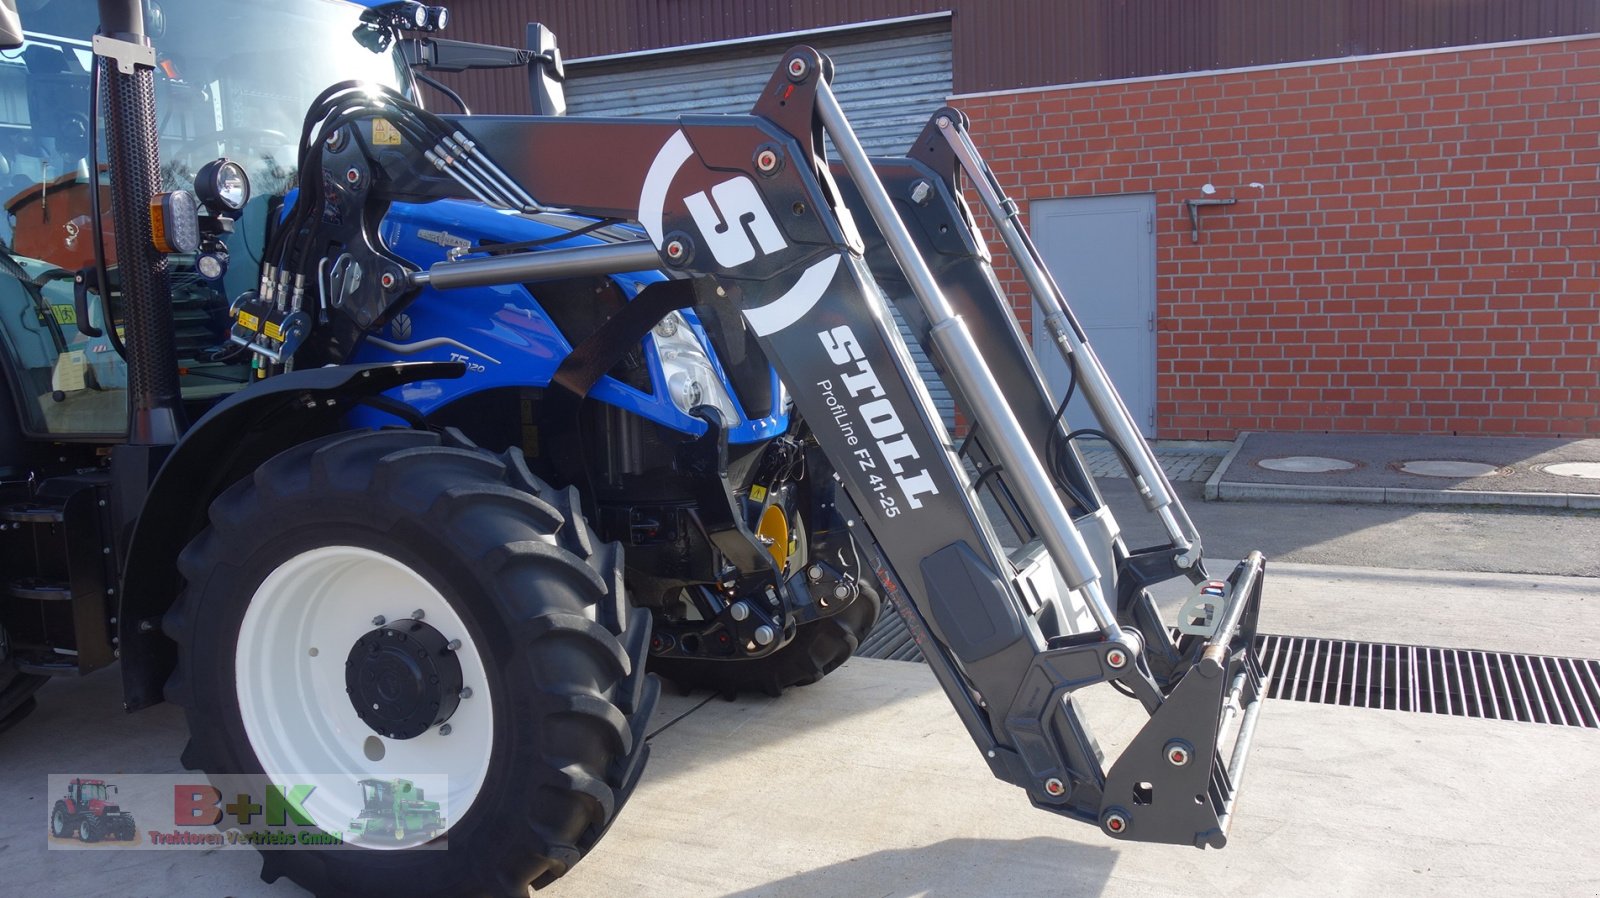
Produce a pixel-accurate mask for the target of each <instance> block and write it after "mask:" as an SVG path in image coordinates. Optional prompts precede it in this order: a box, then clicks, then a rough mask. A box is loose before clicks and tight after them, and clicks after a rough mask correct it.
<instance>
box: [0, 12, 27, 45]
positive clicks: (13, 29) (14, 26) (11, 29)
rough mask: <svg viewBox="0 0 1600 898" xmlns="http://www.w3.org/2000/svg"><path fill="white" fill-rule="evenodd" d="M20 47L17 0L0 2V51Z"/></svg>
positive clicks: (19, 20)
mask: <svg viewBox="0 0 1600 898" xmlns="http://www.w3.org/2000/svg"><path fill="white" fill-rule="evenodd" d="M20 46H22V20H21V19H19V18H17V0H0V50H15V49H17V48H18V47H20Z"/></svg>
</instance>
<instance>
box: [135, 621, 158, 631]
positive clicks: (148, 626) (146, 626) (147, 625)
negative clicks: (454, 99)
mask: <svg viewBox="0 0 1600 898" xmlns="http://www.w3.org/2000/svg"><path fill="white" fill-rule="evenodd" d="M155 628H156V625H155V622H154V621H147V620H142V621H139V632H140V633H149V632H150V631H151V630H154V629H155Z"/></svg>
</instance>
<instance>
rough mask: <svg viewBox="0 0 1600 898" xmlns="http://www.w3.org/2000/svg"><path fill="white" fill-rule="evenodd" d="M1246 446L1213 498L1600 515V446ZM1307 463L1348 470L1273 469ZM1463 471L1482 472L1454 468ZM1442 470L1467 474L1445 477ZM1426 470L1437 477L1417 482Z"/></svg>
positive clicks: (1345, 439) (1516, 440)
mask: <svg viewBox="0 0 1600 898" xmlns="http://www.w3.org/2000/svg"><path fill="white" fill-rule="evenodd" d="M1236 445H1237V447H1238V451H1237V452H1235V453H1233V454H1232V455H1231V456H1230V457H1229V458H1228V459H1227V460H1226V461H1225V462H1224V463H1223V465H1222V468H1221V470H1219V471H1217V472H1216V474H1217V476H1215V477H1214V478H1212V479H1213V480H1214V481H1215V483H1214V484H1213V485H1212V490H1211V493H1210V498H1219V499H1235V500H1239V499H1255V500H1260V499H1291V500H1292V499H1299V500H1315V501H1327V502H1384V503H1391V504H1440V503H1484V504H1497V505H1541V506H1547V507H1557V508H1588V509H1597V508H1600V439H1550V438H1530V437H1455V436H1406V435H1387V434H1322V433H1252V434H1245V435H1242V436H1241V437H1240V439H1239V440H1238V441H1236ZM1307 458H1309V459H1318V458H1321V459H1331V460H1334V461H1336V462H1342V463H1343V465H1342V466H1340V467H1338V469H1336V470H1326V471H1299V470H1281V469H1274V468H1273V467H1272V465H1273V464H1274V463H1275V462H1281V461H1283V460H1285V459H1307ZM1419 462H1420V463H1423V464H1422V465H1420V466H1419V465H1418V464H1417V463H1419ZM1462 462H1465V463H1470V464H1471V465H1472V466H1474V467H1477V468H1478V470H1477V471H1472V470H1471V469H1470V467H1469V468H1466V469H1463V468H1460V467H1457V466H1456V464H1454V463H1462ZM1438 463H1447V464H1446V465H1445V466H1444V467H1443V468H1442V470H1444V471H1446V472H1448V471H1450V470H1452V469H1454V470H1455V471H1457V472H1458V473H1457V474H1456V475H1455V476H1436V475H1437V472H1439V471H1440V470H1441V468H1440V467H1438ZM1418 467H1420V469H1421V470H1424V471H1427V470H1432V471H1434V472H1435V473H1434V474H1423V473H1414V471H1415V470H1416V469H1417V468H1418ZM1280 468H1281V466H1280ZM1562 471H1567V472H1578V471H1582V472H1583V473H1585V474H1587V476H1570V475H1569V474H1561V473H1558V472H1562Z"/></svg>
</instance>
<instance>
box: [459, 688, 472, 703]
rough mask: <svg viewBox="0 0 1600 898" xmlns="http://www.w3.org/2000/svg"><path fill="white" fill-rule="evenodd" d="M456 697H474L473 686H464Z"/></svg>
mask: <svg viewBox="0 0 1600 898" xmlns="http://www.w3.org/2000/svg"><path fill="white" fill-rule="evenodd" d="M456 698H459V699H461V700H462V701H465V700H467V699H469V698H472V687H471V686H462V687H461V691H460V692H457V693H456Z"/></svg>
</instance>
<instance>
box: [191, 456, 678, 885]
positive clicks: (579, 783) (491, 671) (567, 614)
mask: <svg viewBox="0 0 1600 898" xmlns="http://www.w3.org/2000/svg"><path fill="white" fill-rule="evenodd" d="M210 517H211V525H210V527H209V528H208V529H206V530H205V531H203V532H202V533H201V534H200V535H199V536H197V537H196V538H195V540H194V541H193V542H192V543H190V545H189V547H188V548H187V549H186V550H185V551H184V553H183V555H182V556H181V558H180V559H179V570H180V572H181V573H182V574H183V576H184V578H185V580H186V581H187V582H186V587H185V589H184V592H183V593H182V595H181V596H180V598H179V600H178V601H177V602H176V603H175V604H174V605H173V607H172V610H171V611H169V612H168V614H167V616H166V620H165V622H164V629H165V631H166V632H167V634H168V635H169V636H170V637H171V638H172V639H173V640H174V641H175V642H176V643H177V644H178V648H179V655H178V657H179V661H178V667H177V670H176V672H175V673H174V675H173V680H172V682H170V683H169V684H168V686H167V697H168V698H172V699H175V700H176V701H177V702H179V703H180V704H182V705H183V706H184V708H185V711H186V713H187V716H188V721H189V729H190V734H191V740H190V745H189V748H188V750H187V751H186V752H185V756H184V760H185V763H186V765H188V766H190V767H199V768H201V769H203V770H205V771H206V772H207V773H208V774H212V775H218V774H224V775H225V774H232V773H245V774H265V775H266V776H267V777H269V778H270V779H271V780H272V781H273V782H274V783H276V784H280V785H288V784H293V785H300V786H312V787H314V788H313V789H312V791H311V792H310V797H309V798H308V799H307V800H306V802H305V804H304V808H305V810H306V811H307V812H308V813H309V815H310V816H311V817H312V818H313V819H314V820H315V821H316V825H317V826H318V827H319V828H321V829H323V830H327V831H340V830H346V829H349V828H350V827H351V821H354V820H357V819H359V817H360V814H361V812H362V810H363V807H364V804H363V789H364V788H365V787H364V786H363V781H370V780H379V781H389V782H391V783H392V782H394V781H395V780H397V779H401V778H405V779H411V778H413V777H415V778H418V781H417V782H416V783H415V785H416V786H418V787H421V786H422V782H421V781H420V779H421V778H422V777H425V776H427V777H432V778H433V782H430V783H429V784H428V785H427V787H426V788H427V797H428V798H429V799H432V800H436V801H441V803H442V804H443V805H444V806H445V807H447V808H449V819H450V820H451V821H452V822H451V824H450V826H448V827H447V828H446V829H447V830H448V833H449V835H450V836H451V837H452V838H451V846H450V850H449V851H427V850H410V849H413V848H416V847H418V846H420V844H421V840H420V839H419V838H416V836H417V835H420V833H418V834H414V835H413V837H412V838H411V839H410V840H409V841H407V840H406V839H405V838H404V836H403V835H402V833H401V831H399V830H398V829H397V831H396V839H395V840H394V841H392V842H386V843H364V845H363V847H362V848H360V849H359V850H350V851H328V852H299V851H293V852H291V851H263V852H262V863H263V869H262V877H263V878H264V879H266V880H267V881H269V882H270V881H273V880H275V879H277V878H278V877H279V876H284V875H286V876H288V877H289V878H290V879H292V880H294V881H295V882H297V883H299V884H300V885H302V886H304V887H305V888H307V889H309V890H311V891H312V892H314V893H316V894H317V895H319V896H324V898H330V896H365V895H373V896H378V895H382V896H418V895H427V896H430V898H446V896H466V895H495V896H509V895H516V896H526V894H527V888H528V886H529V884H530V883H531V884H532V885H534V886H536V887H537V886H543V885H546V884H548V883H550V882H551V881H553V880H555V879H556V878H558V877H560V876H561V875H562V874H564V873H566V872H567V870H568V869H569V868H571V866H572V865H573V864H575V863H577V861H578V860H579V859H580V858H582V857H583V856H584V854H585V853H587V852H588V851H589V850H590V849H591V848H593V847H594V845H595V843H596V842H597V841H598V840H599V839H600V837H601V835H602V834H604V832H605V831H606V828H607V827H608V826H609V825H610V823H611V821H612V820H613V819H614V817H615V815H616V813H617V812H618V811H619V810H620V809H621V807H622V805H623V803H624V802H625V801H626V800H627V798H628V796H629V795H630V794H631V793H632V791H633V787H634V785H635V783H636V782H637V779H638V776H639V772H640V770H641V768H642V765H643V762H644V758H645V755H646V752H647V750H646V746H645V741H644V731H645V724H646V722H647V721H648V719H649V716H650V712H651V710H652V708H653V706H654V704H655V696H656V693H657V691H658V690H657V689H656V684H655V682H654V681H653V680H652V679H649V678H648V677H647V676H646V674H645V672H644V652H645V649H646V646H647V644H648V641H649V617H648V614H647V613H646V612H644V611H632V610H630V609H629V607H628V605H627V603H626V599H625V596H624V594H623V586H622V567H621V549H620V547H619V546H617V545H616V544H615V543H609V544H605V543H601V542H599V540H597V539H596V538H595V537H594V534H593V532H592V531H591V530H590V529H589V526H588V524H587V523H586V522H585V521H584V519H583V517H582V516H581V514H580V513H579V511H578V503H577V497H576V494H575V493H573V492H572V491H570V490H555V489H552V488H550V487H548V486H546V485H545V484H544V483H542V482H541V481H539V480H538V479H537V478H535V477H533V475H531V474H530V473H529V472H528V469H527V466H526V464H525V462H524V461H523V459H522V456H521V455H520V454H519V453H517V452H516V451H514V450H513V451H511V452H507V453H503V454H501V455H498V456H497V455H493V454H490V453H488V452H485V451H483V450H480V449H478V448H477V447H475V446H473V445H471V443H469V442H468V441H466V439H465V438H464V437H461V436H460V435H459V434H456V433H454V432H449V433H446V434H444V435H441V434H437V433H429V432H422V431H409V430H383V431H362V432H354V433H345V434H337V435H334V436H330V437H325V438H322V439H318V440H313V441H311V442H309V443H306V444H303V445H301V446H298V447H296V448H293V449H290V450H288V451H286V452H284V453H283V454H281V455H279V456H277V457H275V458H273V459H271V460H269V461H268V462H266V463H265V464H263V465H262V466H261V467H260V468H258V469H257V470H256V472H255V473H254V476H252V477H250V478H247V479H246V480H244V481H242V482H240V483H238V484H235V485H234V486H233V487H230V488H229V489H228V490H226V491H225V492H223V493H222V495H220V496H219V497H218V498H217V499H216V500H215V501H214V502H213V503H212V505H211V513H210ZM508 834H515V838H509V837H508Z"/></svg>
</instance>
